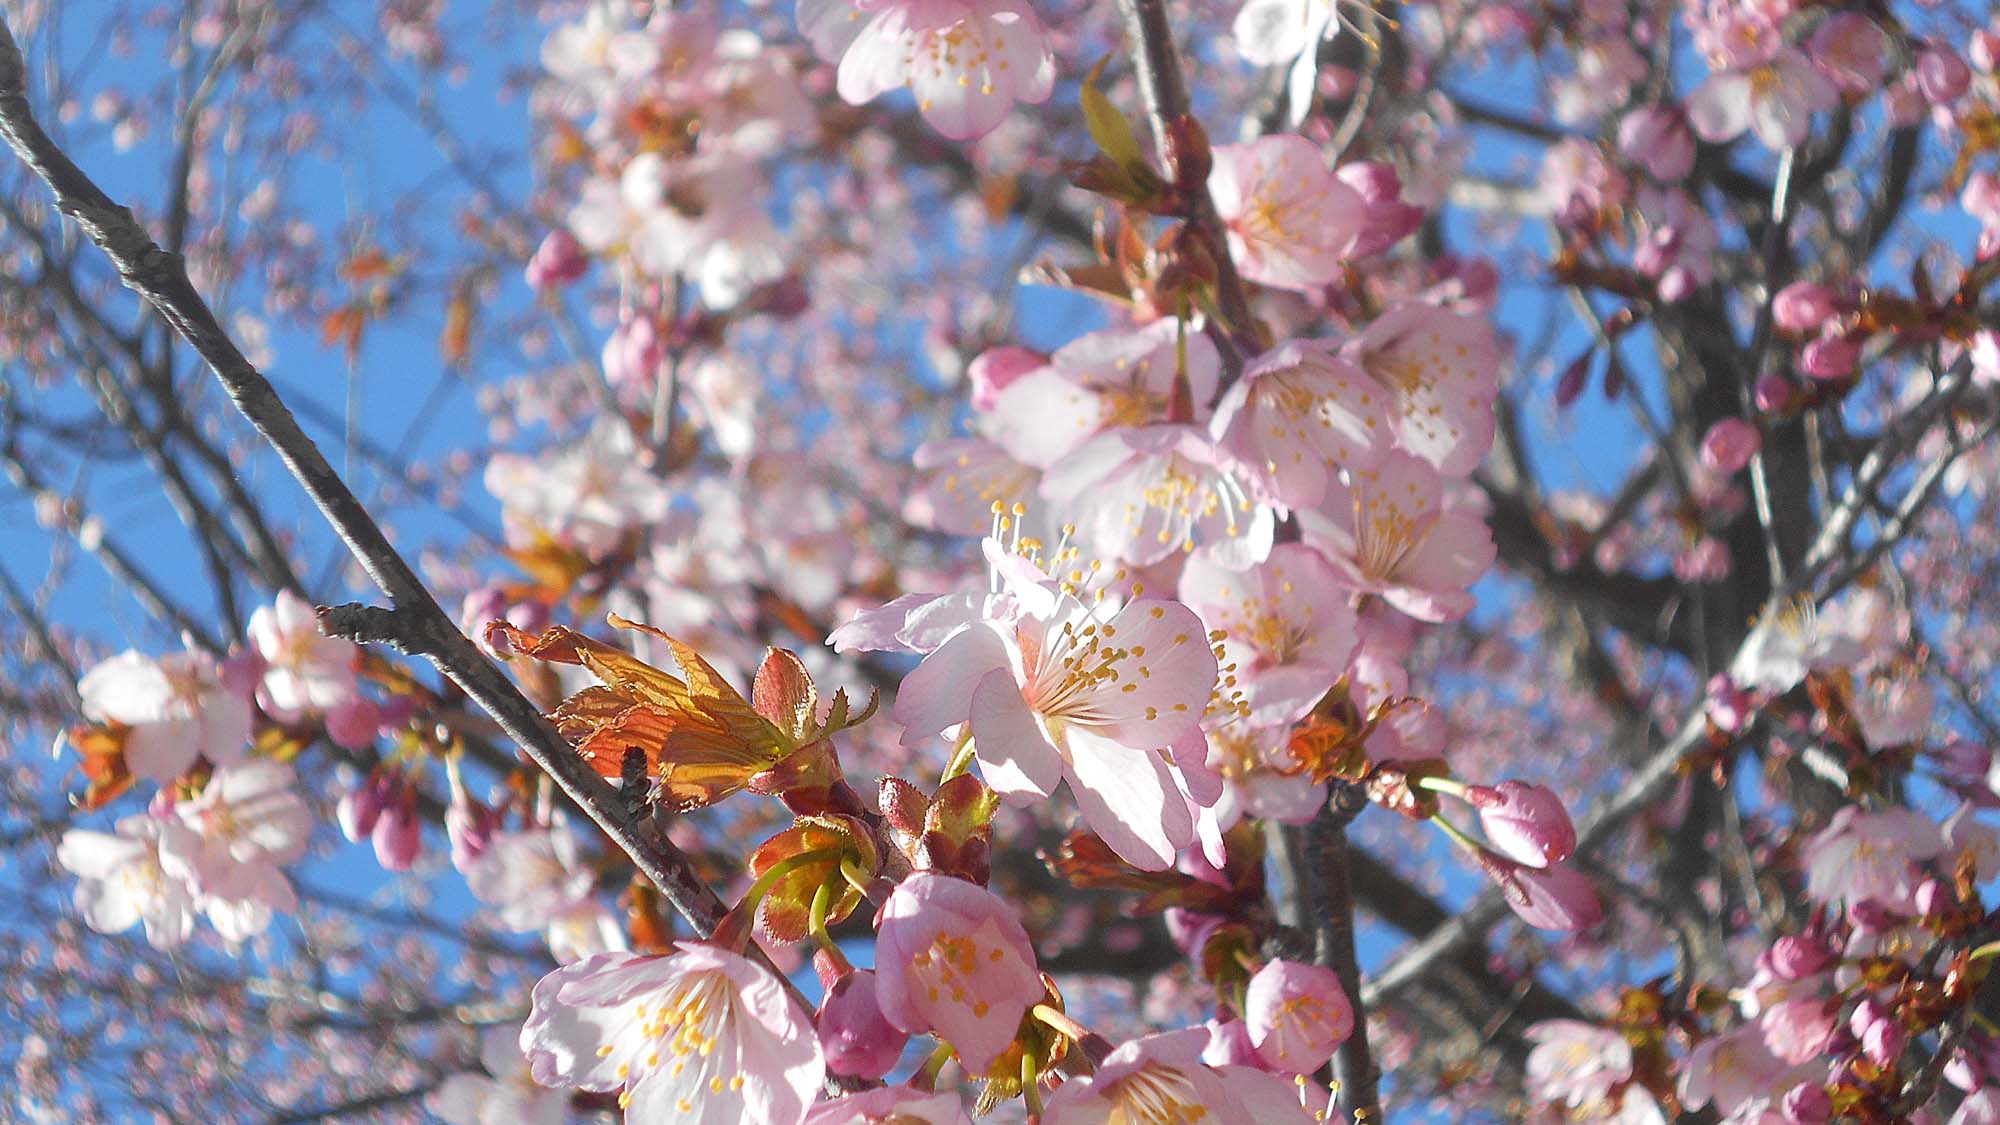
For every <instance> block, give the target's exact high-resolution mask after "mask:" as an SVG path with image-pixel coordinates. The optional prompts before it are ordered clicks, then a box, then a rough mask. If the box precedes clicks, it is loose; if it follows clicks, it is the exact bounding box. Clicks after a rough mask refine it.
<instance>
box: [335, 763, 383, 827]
mask: <svg viewBox="0 0 2000 1125" xmlns="http://www.w3.org/2000/svg"><path fill="white" fill-rule="evenodd" d="M385 780H386V779H384V778H383V777H382V776H381V775H379V774H370V775H369V776H368V777H366V778H363V779H362V782H361V784H359V785H357V786H355V787H354V788H353V789H350V790H348V792H347V794H346V795H345V796H343V797H341V799H340V802H339V803H338V804H336V805H335V806H334V809H333V813H334V819H335V820H338V821H339V822H340V833H341V835H343V836H346V837H347V840H348V842H349V843H351V844H358V843H360V842H361V841H362V840H363V839H364V838H366V837H367V836H368V834H369V833H371V832H373V831H375V822H376V821H377V820H379V819H380V818H381V816H382V806H383V805H384V804H386V803H387V799H388V789H387V788H386V786H385V784H384V782H385Z"/></svg>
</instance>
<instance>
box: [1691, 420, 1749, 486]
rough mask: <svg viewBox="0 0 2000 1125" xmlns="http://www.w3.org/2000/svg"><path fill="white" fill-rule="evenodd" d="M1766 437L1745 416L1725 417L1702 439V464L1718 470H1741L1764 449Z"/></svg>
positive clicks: (1725, 471) (1727, 471)
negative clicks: (1746, 420)
mask: <svg viewBox="0 0 2000 1125" xmlns="http://www.w3.org/2000/svg"><path fill="white" fill-rule="evenodd" d="M1763 445H1764V436H1763V435H1762V434H1760V433H1758V432H1757V427H1755V426H1753V425H1751V424H1750V423H1748V422H1745V421H1744V420H1743V419H1741V418H1723V419H1721V420H1720V421H1718V422H1716V423H1715V425H1713V426H1710V427H1709V428H1708V433H1707V435H1706V436H1704V437H1703V438H1702V439H1701V463H1702V464H1704V465H1706V466H1708V467H1709V468H1710V469H1713V470H1714V471H1716V472H1718V473H1723V474H1725V475H1726V474H1729V473H1734V472H1737V471H1738V470H1740V469H1742V468H1743V466H1745V465H1748V464H1749V463H1750V459H1751V458H1752V457H1755V456H1756V455H1757V451H1758V450H1759V449H1761V448H1763Z"/></svg>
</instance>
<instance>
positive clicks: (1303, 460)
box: [1210, 340, 1393, 508]
mask: <svg viewBox="0 0 2000 1125" xmlns="http://www.w3.org/2000/svg"><path fill="white" fill-rule="evenodd" d="M1392 401H1393V400H1392V399H1391V397H1390V396H1389V395H1388V394H1386V393H1384V392H1383V390H1382V388H1381V386H1380V385H1378V384H1377V383H1376V382H1375V380H1373V379H1371V378H1370V377H1369V376H1368V375H1367V374H1365V373H1364V372H1362V371H1361V370H1360V369H1359V368H1357V367H1355V366H1354V365H1353V364H1352V363H1350V362H1348V361H1347V360H1345V359H1342V358H1340V357H1339V356H1337V355H1335V354H1334V352H1333V350H1332V348H1331V346H1330V345H1327V344H1323V343H1320V342H1318V341H1311V340H1293V341H1291V342H1289V343H1285V344H1281V345H1279V346H1278V347H1276V348H1273V349H1272V350H1270V351H1268V352H1265V353H1264V354H1263V355H1261V356H1258V357H1257V358H1256V359H1254V360H1252V361H1251V362H1250V363H1249V364H1248V365H1247V366H1245V367H1244V369H1243V374H1242V377H1241V378H1239V379H1238V380H1237V381H1236V383H1235V384H1234V385H1232V386H1231V387H1230V388H1229V391H1228V393H1226V394H1224V395H1223V396H1222V400H1221V401H1220V402H1218V403H1217V404H1216V409H1215V417H1214V418H1213V419H1212V420H1211V422H1210V428H1211V429H1212V430H1213V431H1214V432H1215V433H1216V434H1218V435H1220V438H1221V442H1222V446H1223V448H1224V449H1225V450H1227V451H1228V453H1229V455H1230V456H1231V457H1234V458H1235V459H1236V460H1237V461H1239V462H1240V463H1241V464H1242V465H1243V466H1244V468H1245V470H1246V472H1247V475H1248V478H1249V480H1250V482H1251V485H1252V487H1253V490H1254V491H1255V492H1256V493H1257V494H1258V497H1259V498H1260V499H1263V500H1265V501H1266V502H1268V503H1271V504H1275V505H1278V506H1281V507H1285V508H1307V507H1311V506H1312V505H1314V504H1316V503H1318V502H1319V500H1320V497H1322V496H1324V495H1325V494H1326V481H1327V478H1328V477H1329V476H1330V475H1332V474H1334V473H1337V472H1338V471H1339V470H1340V469H1341V468H1342V467H1345V466H1353V467H1357V468H1365V467H1367V466H1370V465H1374V464H1377V463H1379V462H1380V461H1381V459H1382V457H1383V455H1384V453H1385V452H1386V451H1387V449H1388V444H1389V442H1390V440H1391V437H1390V434H1391V425H1392V424H1391V421H1390V413H1389V412H1390V409H1391V405H1392Z"/></svg>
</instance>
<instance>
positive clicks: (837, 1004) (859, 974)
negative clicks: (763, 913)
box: [816, 969, 910, 1079]
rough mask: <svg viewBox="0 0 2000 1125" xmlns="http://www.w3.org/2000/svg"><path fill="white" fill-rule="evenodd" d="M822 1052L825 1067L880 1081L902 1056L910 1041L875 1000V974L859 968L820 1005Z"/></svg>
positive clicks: (847, 976) (819, 1024)
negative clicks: (891, 1022) (885, 1014)
mask: <svg viewBox="0 0 2000 1125" xmlns="http://www.w3.org/2000/svg"><path fill="white" fill-rule="evenodd" d="M816 1022H817V1025H818V1027H819V1045H820V1049H821V1050H822V1051H824V1052H825V1053H826V1068H827V1070H829V1071H831V1072H833V1073H834V1074H839V1075H843V1076H845V1077H848V1078H871V1079H872V1078H880V1077H882V1076H883V1075H885V1074H887V1073H889V1071H890V1070H891V1069H892V1068H894V1067H895V1065H896V1061H897V1060H898V1059H901V1058H902V1057H903V1046H904V1044H906V1043H908V1042H909V1041H910V1034H909V1032H907V1031H900V1030H898V1029H897V1028H896V1027H895V1026H894V1025H892V1024H890V1022H889V1020H888V1018H887V1017H885V1016H883V1014H882V1005H881V1003H880V1002H878V1001H877V1000H876V998H875V973H874V971H873V970H870V969H857V970H855V971H854V972H851V973H848V974H847V975H846V976H844V977H841V978H840V979H839V980H837V981H835V982H834V985H833V987H832V988H830V989H828V990H827V993H826V999H825V1000H823V1001H821V1002H820V1006H819V1018H818V1020H817V1021H816Z"/></svg>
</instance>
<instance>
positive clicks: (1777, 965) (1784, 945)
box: [1762, 934, 1833, 980]
mask: <svg viewBox="0 0 2000 1125" xmlns="http://www.w3.org/2000/svg"><path fill="white" fill-rule="evenodd" d="M1762 959H1763V960H1764V961H1765V963H1766V964H1767V965H1768V966H1769V967H1770V970H1771V972H1772V974H1773V975H1775V976H1777V977H1779V978H1780V979H1783V980H1804V979H1806V978H1807V977H1810V976H1814V975H1817V974H1818V973H1820V972H1821V971H1823V970H1824V969H1825V968H1826V967H1827V966H1828V965H1831V964H1832V963H1833V953H1832V952H1831V951H1829V950H1828V949H1827V948H1826V946H1824V945H1822V944H1821V943H1819V942H1817V941H1814V940H1813V939H1811V938H1809V937H1805V936H1803V935H1800V934H1786V935H1785V936H1784V937H1781V938H1779V939H1778V940H1777V941H1774V942H1772V943H1771V948H1770V949H1767V950H1765V951H1764V957H1763V958H1762Z"/></svg>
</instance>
